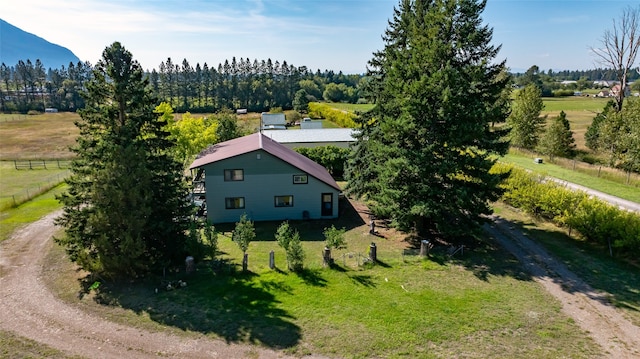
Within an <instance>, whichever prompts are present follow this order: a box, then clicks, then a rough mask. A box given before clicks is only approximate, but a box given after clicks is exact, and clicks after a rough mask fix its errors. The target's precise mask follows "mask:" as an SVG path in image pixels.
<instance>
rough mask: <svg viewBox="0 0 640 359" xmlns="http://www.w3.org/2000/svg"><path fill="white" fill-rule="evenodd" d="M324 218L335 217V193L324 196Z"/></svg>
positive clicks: (324, 194)
mask: <svg viewBox="0 0 640 359" xmlns="http://www.w3.org/2000/svg"><path fill="white" fill-rule="evenodd" d="M322 216H323V217H325V216H333V193H323V194H322Z"/></svg>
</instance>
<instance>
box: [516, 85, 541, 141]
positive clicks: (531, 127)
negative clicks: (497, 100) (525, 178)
mask: <svg viewBox="0 0 640 359" xmlns="http://www.w3.org/2000/svg"><path fill="white" fill-rule="evenodd" d="M543 108H544V103H543V102H542V98H541V92H540V89H539V88H538V87H537V86H536V85H533V84H529V85H527V86H525V87H524V88H523V89H521V90H520V91H518V93H517V94H516V98H515V100H514V104H513V110H512V112H511V114H510V115H509V118H508V119H507V125H508V127H509V129H510V133H509V138H510V139H511V145H512V146H515V147H520V148H524V149H527V150H533V149H535V148H536V146H537V145H538V141H539V139H540V135H541V134H542V132H543V131H544V125H545V123H546V121H547V116H546V115H545V116H540V113H541V112H542V109H543Z"/></svg>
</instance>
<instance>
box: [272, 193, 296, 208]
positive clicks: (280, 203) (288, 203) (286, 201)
mask: <svg viewBox="0 0 640 359" xmlns="http://www.w3.org/2000/svg"><path fill="white" fill-rule="evenodd" d="M274 202H275V206H276V207H293V196H291V195H287V196H275V197H274Z"/></svg>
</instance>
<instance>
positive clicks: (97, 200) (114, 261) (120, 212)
mask: <svg viewBox="0 0 640 359" xmlns="http://www.w3.org/2000/svg"><path fill="white" fill-rule="evenodd" d="M93 75H94V77H93V78H92V79H91V80H90V81H88V82H87V90H86V94H85V99H86V107H85V108H84V109H83V110H82V111H81V112H80V115H81V118H82V120H81V121H78V122H77V126H78V127H79V128H80V136H79V137H78V139H77V144H76V146H75V147H74V148H72V151H73V152H74V153H75V154H76V157H75V159H74V160H73V161H72V167H71V168H72V174H71V176H70V177H69V178H68V179H67V181H66V182H67V184H68V185H69V190H68V193H66V194H64V195H62V196H61V197H60V198H59V199H60V201H61V202H62V203H63V205H64V214H63V215H62V216H61V217H60V218H59V220H58V224H60V225H62V226H64V227H65V235H64V236H63V237H61V238H58V239H57V242H58V243H60V244H62V245H63V246H64V247H65V248H66V250H67V253H68V254H69V256H70V258H71V260H72V261H74V262H76V263H77V264H78V265H80V267H82V268H83V269H85V270H87V271H90V272H94V273H100V274H102V275H107V276H111V277H119V276H134V277H135V276H141V275H144V274H146V273H148V272H149V271H151V270H154V269H159V268H161V267H165V266H167V265H171V264H180V263H182V261H183V260H184V256H185V248H184V246H185V241H186V237H185V230H186V229H187V223H188V214H189V210H190V207H189V206H188V204H187V202H186V201H185V198H186V195H187V191H186V187H185V184H184V182H183V180H182V178H183V177H182V166H181V163H180V162H178V161H176V160H175V159H174V158H173V156H172V153H173V151H172V147H173V146H174V143H172V142H171V141H170V140H169V133H168V132H167V131H166V129H165V127H166V122H165V121H164V119H163V118H162V117H161V116H160V115H159V114H157V113H155V107H156V105H157V100H156V98H155V97H153V96H152V95H151V92H150V88H149V87H148V81H147V80H146V79H143V71H142V69H141V67H140V65H139V63H138V62H137V61H135V60H133V58H132V55H131V53H130V52H129V51H127V50H126V49H125V48H124V47H122V46H121V44H120V43H118V42H115V43H113V44H112V45H111V46H109V47H107V48H106V49H105V50H104V52H103V54H102V59H101V60H100V61H99V62H98V64H97V65H96V67H95V69H94V73H93Z"/></svg>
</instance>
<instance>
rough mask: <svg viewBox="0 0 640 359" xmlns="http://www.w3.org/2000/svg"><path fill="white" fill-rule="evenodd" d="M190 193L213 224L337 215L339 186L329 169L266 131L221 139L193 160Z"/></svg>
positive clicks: (333, 216) (320, 217)
mask: <svg viewBox="0 0 640 359" xmlns="http://www.w3.org/2000/svg"><path fill="white" fill-rule="evenodd" d="M190 169H191V170H192V172H194V173H195V175H194V179H195V180H194V196H195V197H196V198H200V199H201V203H202V205H203V207H204V206H206V215H207V219H208V220H209V221H211V222H212V223H226V222H236V221H238V219H239V218H240V216H241V215H242V214H243V213H246V214H247V215H248V216H249V217H250V218H251V220H255V221H272V220H286V219H292V220H295V219H322V218H336V217H338V195H339V193H340V188H339V187H338V185H337V184H336V182H335V180H334V179H333V178H332V177H331V175H330V174H329V172H327V170H326V169H325V168H324V167H322V166H321V165H319V164H317V163H315V162H313V161H311V160H310V159H308V158H307V157H305V156H302V155H300V154H299V153H297V152H295V151H293V150H291V149H289V148H287V147H285V146H283V145H281V144H279V143H277V142H276V141H273V140H271V139H270V138H269V137H267V136H266V135H265V134H262V133H254V134H252V135H248V136H244V137H240V138H236V139H233V140H230V141H226V142H222V143H219V144H216V145H213V146H210V147H209V148H208V149H206V150H205V151H203V152H202V153H201V154H200V155H199V156H198V158H197V159H196V160H195V161H194V162H193V163H192V164H191V166H190Z"/></svg>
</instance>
